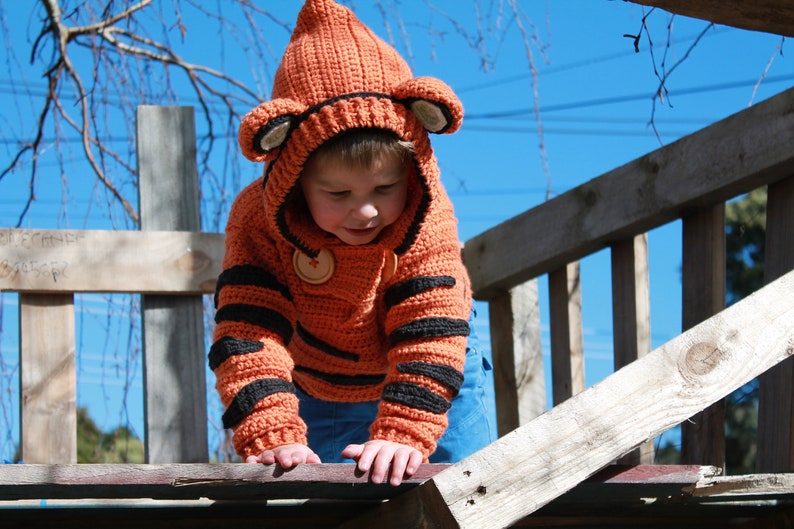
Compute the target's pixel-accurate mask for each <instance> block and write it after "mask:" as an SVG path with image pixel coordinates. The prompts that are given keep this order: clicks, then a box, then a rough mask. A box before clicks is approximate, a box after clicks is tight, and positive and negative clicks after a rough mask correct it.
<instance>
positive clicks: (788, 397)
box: [756, 176, 794, 472]
mask: <svg viewBox="0 0 794 529" xmlns="http://www.w3.org/2000/svg"><path fill="white" fill-rule="evenodd" d="M792 226H794V176H791V177H789V178H787V179H785V180H781V181H780V182H778V183H776V184H774V185H770V186H769V189H768V191H767V208H766V244H765V266H764V279H765V281H766V282H770V281H772V280H774V279H776V278H777V277H780V276H781V275H783V274H784V273H786V272H788V271H789V270H792V269H794V237H792V235H791V227H792ZM756 470H758V471H759V472H791V471H794V361H792V360H791V359H789V360H786V361H785V362H781V363H780V364H779V365H777V366H775V368H774V369H770V370H769V371H768V372H766V373H764V374H763V375H762V376H761V377H760V388H759V406H758V454H757V457H756Z"/></svg>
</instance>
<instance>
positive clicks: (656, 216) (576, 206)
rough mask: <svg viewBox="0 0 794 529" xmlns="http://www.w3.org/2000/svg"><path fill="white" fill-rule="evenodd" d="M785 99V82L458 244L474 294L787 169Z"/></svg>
mask: <svg viewBox="0 0 794 529" xmlns="http://www.w3.org/2000/svg"><path fill="white" fill-rule="evenodd" d="M792 106H794V89H789V90H787V91H785V92H782V93H780V94H778V95H776V96H774V97H772V98H770V99H768V100H766V101H763V102H761V103H759V104H757V105H754V106H752V107H750V108H748V109H746V110H743V111H742V112H739V113H737V114H735V115H733V116H731V117H728V118H726V119H724V120H722V121H720V122H718V123H715V124H714V125H711V126H709V127H707V128H705V129H703V130H701V131H699V132H696V133H694V134H691V135H689V136H687V137H685V138H682V139H680V140H678V141H676V142H674V143H671V144H670V145H666V146H664V147H662V148H660V149H658V150H656V151H654V152H651V153H649V154H646V155H645V156H642V157H640V158H638V159H636V160H634V161H632V162H630V163H627V164H626V165H624V166H622V167H619V168H617V169H614V170H612V171H610V172H608V173H606V174H604V175H602V176H600V177H598V178H596V179H594V180H591V181H589V182H586V183H584V184H582V185H580V186H578V187H576V188H574V189H572V190H570V191H568V192H566V193H563V194H562V195H560V196H558V197H555V198H553V199H551V200H549V201H547V202H544V203H543V204H541V205H539V206H537V207H534V208H532V209H531V210H529V211H526V212H524V213H522V214H520V215H518V216H516V217H514V218H513V219H510V220H508V221H506V222H504V223H502V224H500V225H498V226H496V227H494V228H492V229H490V230H488V231H486V232H485V233H482V234H480V235H478V236H476V237H474V238H472V239H470V240H468V241H466V244H465V246H464V248H463V257H464V261H465V263H466V267H467V269H468V271H469V275H470V277H471V280H472V287H473V289H474V294H475V296H476V297H477V298H478V299H490V298H492V297H493V296H495V295H496V294H497V293H498V292H504V291H506V290H509V289H510V288H512V287H514V286H515V285H518V284H520V283H523V282H525V281H527V280H529V279H532V278H534V277H537V276H539V275H541V274H544V273H547V272H549V271H551V270H555V269H558V268H561V267H563V266H565V264H566V263H569V262H572V261H575V260H577V259H581V258H582V257H584V256H586V255H588V254H590V253H593V252H595V251H597V250H598V249H600V248H603V247H605V246H608V245H609V244H611V243H613V242H615V241H619V240H624V239H627V238H630V237H634V236H635V235H638V234H640V233H643V232H647V231H649V230H651V229H652V228H654V227H657V226H660V225H662V224H664V223H666V222H669V221H671V220H674V219H676V218H678V217H679V216H680V215H681V214H682V212H685V211H688V210H691V209H692V208H694V207H700V206H710V205H713V204H716V203H720V202H724V201H725V200H727V199H729V198H732V197H734V196H736V195H738V194H740V193H746V192H748V191H750V190H752V189H754V188H756V187H759V186H761V185H764V184H767V183H770V182H774V181H776V180H778V179H780V178H783V177H787V176H789V173H790V169H791V166H792V164H794V149H792V148H791V146H792V145H794V112H791V111H790V109H791V107H792ZM527 234H532V243H531V244H527Z"/></svg>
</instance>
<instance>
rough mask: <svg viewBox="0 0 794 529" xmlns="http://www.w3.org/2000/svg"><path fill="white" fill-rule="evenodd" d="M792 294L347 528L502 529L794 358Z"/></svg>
mask: <svg viewBox="0 0 794 529" xmlns="http://www.w3.org/2000/svg"><path fill="white" fill-rule="evenodd" d="M792 300H794V272H791V273H789V274H786V275H785V276H783V277H782V278H780V279H778V280H776V281H775V282H773V283H771V284H770V285H768V286H766V287H764V288H763V289H761V290H759V291H758V292H756V293H755V294H753V295H751V296H749V297H748V298H746V299H744V300H742V301H741V302H739V303H737V304H735V305H733V306H731V307H729V308H727V309H725V310H724V311H723V312H721V313H720V314H718V315H716V316H714V317H712V318H710V319H709V320H707V321H705V322H703V323H701V324H699V325H697V326H695V327H693V328H692V329H690V330H689V331H687V332H685V333H684V334H682V335H680V336H679V337H677V338H675V339H673V340H671V341H670V342H668V343H666V344H665V345H663V346H662V347H659V348H657V349H656V350H654V351H653V352H651V353H650V354H648V355H646V356H644V357H643V358H641V359H639V360H637V361H635V362H633V363H631V364H630V365H628V366H626V367H624V368H623V369H621V370H620V371H618V372H617V373H614V374H612V375H610V376H609V377H607V378H606V379H604V380H602V381H601V382H599V383H598V384H595V385H593V386H592V387H590V388H588V389H586V390H585V391H583V392H582V393H580V394H578V395H576V396H574V397H572V398H570V399H568V400H567V401H565V402H564V403H562V404H560V405H559V406H556V407H554V408H553V409H551V410H550V411H548V412H546V413H544V414H543V415H541V416H540V417H538V418H536V419H535V420H533V421H532V422H530V423H529V424H528V425H526V426H523V427H521V428H519V429H518V430H515V431H513V432H512V433H510V434H508V435H506V436H504V437H502V438H500V439H498V440H497V441H495V442H494V443H492V444H491V445H489V446H487V447H486V448H484V449H482V450H480V451H478V452H476V453H475V454H473V455H471V456H469V457H467V458H466V459H464V460H462V461H460V462H458V463H456V464H454V465H452V466H451V467H449V468H447V469H446V470H443V471H442V472H440V473H438V474H437V475H436V476H435V477H434V478H433V479H431V480H429V481H427V482H426V483H423V484H422V485H420V486H418V487H416V488H415V489H414V490H411V491H409V492H407V493H405V494H403V495H401V496H400V497H398V498H396V499H395V500H392V501H389V502H386V503H384V504H383V505H381V506H379V507H378V508H377V509H376V510H374V511H373V512H371V513H368V514H367V515H365V516H362V517H360V518H358V519H357V520H356V524H349V525H347V526H346V527H367V525H366V523H367V522H369V523H372V522H373V520H378V525H377V526H378V527H379V528H380V529H389V528H391V527H399V526H400V525H401V524H399V523H396V522H393V520H397V519H399V520H402V521H404V522H405V524H403V526H406V527H426V526H430V527H459V528H478V529H479V528H481V527H489V528H501V527H508V526H509V525H511V524H512V523H515V522H516V521H517V520H519V519H521V518H523V517H525V516H527V515H528V514H531V513H532V512H535V511H536V510H537V509H539V508H540V507H542V506H544V505H546V504H548V503H549V502H551V501H552V500H554V499H555V498H557V497H559V496H560V495H562V494H564V493H565V492H567V491H569V490H571V489H572V488H573V487H575V486H576V485H577V484H578V483H580V482H582V481H584V480H585V479H587V478H588V477H589V476H592V475H593V474H595V473H596V472H597V471H598V470H599V469H601V468H603V467H604V466H605V465H607V464H608V463H610V462H611V461H613V460H615V459H616V458H618V457H620V456H621V455H623V454H625V453H626V452H628V451H629V450H631V449H632V448H634V447H635V446H637V445H638V444H640V443H642V442H643V441H645V440H646V439H650V438H652V437H655V436H656V435H658V434H659V433H661V432H663V431H665V430H667V429H669V428H671V427H673V426H675V425H676V424H678V423H680V422H681V421H683V420H685V419H686V418H687V417H690V416H692V415H693V414H694V413H695V412H697V411H698V410H701V409H703V408H705V407H706V406H708V405H709V404H711V403H713V402H715V401H717V400H719V399H720V398H722V397H724V396H725V395H727V394H728V393H730V392H731V391H734V390H735V389H736V388H738V387H740V386H742V385H743V384H745V383H746V382H747V381H749V380H751V379H752V378H753V377H755V376H757V375H758V374H759V373H762V372H763V371H765V370H767V369H769V368H770V367H772V366H773V365H775V364H777V363H778V362H780V361H782V360H783V359H785V358H788V357H790V356H791V355H792V354H794V301H792ZM423 524H424V525H423ZM433 524H435V525H433ZM372 526H373V525H370V527H372Z"/></svg>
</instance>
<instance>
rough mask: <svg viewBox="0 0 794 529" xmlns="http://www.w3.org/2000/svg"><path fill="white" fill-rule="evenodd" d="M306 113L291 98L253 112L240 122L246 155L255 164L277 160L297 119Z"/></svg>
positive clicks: (275, 101)
mask: <svg viewBox="0 0 794 529" xmlns="http://www.w3.org/2000/svg"><path fill="white" fill-rule="evenodd" d="M304 110H305V108H304V106H303V105H302V104H300V103H298V102H297V101H293V100H291V99H274V100H273V101H268V102H266V103H262V104H261V105H259V106H258V107H256V108H255V109H253V110H251V111H250V112H249V113H248V114H246V115H245V117H244V118H243V120H242V122H240V131H239V132H238V134H237V141H238V142H239V144H240V148H241V149H242V151H243V155H244V156H245V157H246V158H248V159H249V160H251V161H252V162H264V161H266V160H270V159H272V158H274V157H275V155H276V153H277V152H278V149H279V147H281V146H282V145H283V144H284V141H285V140H286V139H287V136H289V133H290V131H291V129H292V123H293V122H294V121H295V118H296V117H297V116H298V115H299V114H300V113H301V112H303V111H304Z"/></svg>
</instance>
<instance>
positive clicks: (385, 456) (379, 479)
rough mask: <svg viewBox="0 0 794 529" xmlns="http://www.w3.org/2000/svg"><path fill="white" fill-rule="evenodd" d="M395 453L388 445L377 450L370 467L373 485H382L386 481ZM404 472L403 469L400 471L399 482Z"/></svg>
mask: <svg viewBox="0 0 794 529" xmlns="http://www.w3.org/2000/svg"><path fill="white" fill-rule="evenodd" d="M395 451H396V450H395V449H394V448H393V447H392V446H390V445H384V446H382V447H381V448H380V450H378V452H377V456H376V457H375V460H374V461H373V463H372V465H371V468H372V482H373V483H384V482H385V481H386V476H388V475H389V469H390V467H392V465H393V462H394V461H393V459H394V454H395ZM404 470H405V467H403V468H401V469H400V478H399V479H400V480H402V474H403V471H404Z"/></svg>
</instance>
